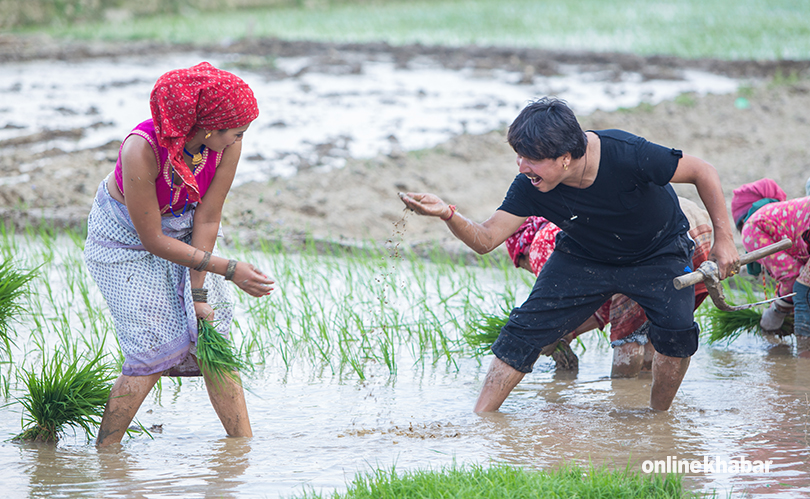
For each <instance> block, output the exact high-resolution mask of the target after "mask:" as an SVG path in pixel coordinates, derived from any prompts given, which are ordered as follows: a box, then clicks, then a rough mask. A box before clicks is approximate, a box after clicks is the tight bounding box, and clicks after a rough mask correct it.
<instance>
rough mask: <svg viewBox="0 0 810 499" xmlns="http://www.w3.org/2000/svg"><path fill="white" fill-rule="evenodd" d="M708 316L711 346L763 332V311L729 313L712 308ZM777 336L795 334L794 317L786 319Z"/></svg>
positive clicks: (790, 316)
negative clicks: (743, 335) (745, 334)
mask: <svg viewBox="0 0 810 499" xmlns="http://www.w3.org/2000/svg"><path fill="white" fill-rule="evenodd" d="M706 314H707V316H708V319H709V324H710V325H711V328H710V330H709V334H708V337H707V341H708V342H709V343H710V344H711V343H717V342H719V341H726V342H727V343H731V342H732V341H734V340H736V339H737V338H739V337H740V335H742V334H743V333H748V334H757V333H761V331H762V330H761V329H760V327H759V321H760V320H761V319H762V311H761V310H756V309H753V308H747V309H745V310H734V311H727V310H720V309H719V308H715V307H712V308H710V309H709V311H708V312H707V313H706ZM776 334H778V335H780V336H788V335H791V334H793V316H792V315H788V316H787V317H785V321H784V322H783V323H782V327H781V328H780V329H779V331H778V332H777V333H776Z"/></svg>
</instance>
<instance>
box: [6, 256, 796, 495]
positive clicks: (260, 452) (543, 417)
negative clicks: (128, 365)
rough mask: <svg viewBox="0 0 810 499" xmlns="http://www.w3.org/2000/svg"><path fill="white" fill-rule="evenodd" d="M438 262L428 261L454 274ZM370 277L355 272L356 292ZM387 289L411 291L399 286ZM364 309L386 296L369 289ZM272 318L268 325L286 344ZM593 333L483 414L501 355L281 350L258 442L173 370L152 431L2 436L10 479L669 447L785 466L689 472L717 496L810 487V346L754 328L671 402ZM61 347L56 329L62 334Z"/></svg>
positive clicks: (540, 461)
mask: <svg viewBox="0 0 810 499" xmlns="http://www.w3.org/2000/svg"><path fill="white" fill-rule="evenodd" d="M55 246H56V248H58V249H60V250H62V249H66V250H67V251H68V255H67V256H61V255H59V254H58V253H57V254H56V256H57V258H55V259H54V261H53V262H52V264H51V268H52V271H51V270H48V269H47V268H46V273H47V279H48V282H50V283H51V288H52V289H53V292H54V294H55V295H57V297H58V296H61V295H60V293H61V292H63V291H66V288H67V287H69V286H70V285H71V284H70V283H71V282H74V285H75V283H76V282H78V281H75V280H74V281H72V279H77V278H78V277H77V276H76V275H75V274H77V273H78V274H81V271H82V269H81V266H80V265H79V266H77V260H76V259H75V253H76V252H77V250H76V249H75V247H74V248H73V249H71V247H72V246H73V245H72V243H70V242H69V241H66V240H65V241H62V242H60V243H58V244H56V245H55ZM15 251H16V254H17V255H18V257H19V258H23V256H24V255H29V258H36V255H37V254H38V253H37V252H36V251H35V252H33V253H32V252H30V249H28V248H27V247H25V245H20V246H19V247H18V248H17V249H16V250H15ZM37 251H40V250H37ZM249 256H250V259H251V260H252V261H254V262H256V263H257V264H258V265H259V266H260V267H261V268H271V266H272V263H271V262H270V260H272V259H273V258H278V257H267V256H265V255H262V254H251V255H249ZM303 263H304V264H305V263H306V262H303ZM320 265H321V266H322V267H324V268H331V267H332V266H334V265H337V266H340V265H341V261H340V260H337V261H335V262H331V261H328V260H327V259H325V258H324V259H321V260H320ZM425 266H426V267H428V268H427V273H428V274H433V273H439V272H440V270H442V269H440V268H439V267H436V266H434V265H433V264H425ZM70 267H75V268H74V269H73V270H69V268H70ZM444 271H445V272H446V269H444ZM386 272H389V270H386ZM390 272H392V273H396V274H397V275H395V276H393V277H394V279H395V280H396V281H397V282H402V283H405V282H409V277H410V275H409V274H408V270H407V266H406V265H405V264H404V263H402V264H397V265H395V266H394V267H392V268H391V269H390ZM514 272H516V273H519V272H521V271H519V270H517V269H515V270H514ZM475 273H476V275H477V276H478V277H477V281H478V282H480V283H481V286H480V292H481V293H482V294H484V295H486V296H485V298H486V299H489V300H491V302H492V303H496V302H498V300H500V297H499V296H498V295H497V293H496V291H495V290H496V289H497V288H498V284H499V283H503V282H504V274H503V271H501V270H486V269H477V270H475ZM71 276H72V277H71ZM85 279H86V277H85ZM362 282H364V280H363V279H360V280H359V281H358V282H357V283H355V288H354V289H355V291H354V292H355V293H358V294H359V292H358V290H357V287H358V286H359V285H360V284H361V283H362ZM437 282H438V281H437ZM282 284H283V283H282ZM344 284H345V283H344ZM286 286H287V287H288V288H292V284H287V285H286ZM431 287H432V285H431ZM38 289H40V291H41V292H44V290H43V288H41V287H40V288H38ZM445 292H448V291H445ZM522 292H528V290H527V289H526V290H523V291H522ZM372 294H373V293H372ZM405 294H407V293H405ZM91 295H92V296H91V301H98V300H100V297H99V296H98V293H97V292H93V293H91ZM441 297H442V296H441V294H439V295H436V296H433V297H431V298H429V299H430V300H433V299H436V300H438V299H440V298H441ZM520 298H521V296H518V300H520ZM388 299H390V300H391V301H396V300H397V299H398V297H397V295H396V294H394V293H393V291H392V293H391V295H390V296H389V297H388ZM43 301H45V299H44V296H43ZM57 302H59V298H57ZM65 306H66V307H68V308H71V307H72V308H73V311H75V310H76V309H77V308H80V307H81V306H82V305H81V304H80V303H78V301H74V303H70V301H68V302H67V303H66V305H65ZM356 306H357V307H358V308H362V307H373V306H376V305H374V304H373V303H372V304H369V303H368V302H363V301H362V300H361V301H359V302H358V303H357V305H356ZM431 306H435V307H436V310H437V311H438V310H440V309H439V307H438V305H437V304H436V305H431ZM494 310H496V308H495V306H493V311H494ZM248 313H249V311H248V310H247V309H246V308H245V307H243V306H240V307H238V308H237V318H238V319H239V321H240V322H242V323H243V324H249V323H250V319H249V318H248V317H246V315H247V314H248ZM439 313H441V312H439ZM54 315H56V319H54V318H52V316H54ZM45 316H46V317H48V318H49V319H47V320H46V322H48V321H50V320H53V321H54V322H57V321H58V314H53V313H52V312H51V311H50V310H49V309H46V311H45ZM74 322H75V321H74ZM271 326H272V325H270V324H267V325H265V326H264V328H263V329H262V331H261V332H260V334H261V335H262V336H265V337H267V340H268V341H276V340H277V339H278V338H277V337H276V336H275V333H273V332H272V331H270V330H269V329H270V327H271ZM28 327H31V325H30V324H29V325H27V326H25V327H21V328H20V329H19V330H18V331H24V330H25V328H28ZM71 327H72V328H74V329H75V333H76V334H84V335H87V334H88V333H87V332H84V333H81V331H82V330H83V328H87V327H88V326H82V325H81V324H78V323H73V322H72V323H71ZM28 337H29V336H28V334H25V333H19V337H18V341H19V343H20V344H19V345H18V347H19V348H20V349H21V350H22V351H23V352H28V354H27V355H25V354H21V353H19V352H18V353H17V354H16V355H15V357H14V361H15V362H17V363H21V362H22V363H25V366H26V367H30V366H31V365H32V364H31V363H32V362H36V360H35V359H36V354H37V349H36V347H35V346H34V345H32V344H26V343H25V338H28ZM584 338H585V339H584V342H585V347H586V350H585V351H584V352H583V351H582V350H581V349H577V350H578V353H579V354H580V369H579V371H578V372H577V373H576V374H571V373H556V372H554V370H553V368H552V364H551V361H550V360H547V359H545V358H544V359H541V361H539V362H538V365H537V366H536V367H535V372H534V373H532V374H530V375H527V376H526V378H525V379H524V381H523V382H522V383H521V384H520V385H519V386H518V387H517V388H516V390H515V391H514V392H513V393H512V395H511V396H510V397H509V398H508V399H507V401H506V403H505V404H504V406H503V408H502V412H500V413H496V414H491V415H486V416H477V415H475V414H472V413H471V408H472V406H473V404H474V402H475V399H476V398H477V395H478V390H479V388H480V385H481V382H482V381H483V377H484V375H485V372H486V368H487V366H488V364H489V358H484V359H483V360H482V361H480V362H479V361H478V360H476V359H474V358H471V357H469V356H465V355H457V356H455V357H454V359H453V360H454V363H453V364H448V363H446V362H445V361H443V360H442V359H439V360H438V361H435V362H434V361H432V360H431V359H428V360H426V361H425V362H420V361H419V359H415V358H414V357H413V356H412V354H411V352H410V350H409V349H408V348H407V347H405V346H402V345H400V346H399V347H398V354H397V358H398V370H397V375H396V376H395V377H391V376H389V373H388V369H387V368H386V366H385V365H383V364H381V363H380V364H377V365H375V364H374V363H373V362H371V363H369V365H368V366H367V370H366V373H365V374H366V379H365V380H362V381H361V380H358V379H357V377H356V376H353V375H352V373H351V372H348V373H345V372H344V373H343V374H342V375H340V374H334V373H333V372H332V371H331V370H330V368H329V367H328V366H327V367H314V364H312V363H307V362H294V363H292V364H291V367H290V369H287V368H286V367H285V365H284V362H282V360H281V359H280V358H279V355H277V354H276V353H274V352H275V351H274V350H272V351H269V352H268V353H267V358H266V362H265V363H264V364H263V365H261V366H258V367H257V370H256V372H254V373H252V374H250V375H249V376H247V377H246V385H247V386H248V387H249V389H250V392H249V393H248V394H247V400H248V409H249V412H250V418H251V423H252V427H253V430H254V434H255V436H254V437H253V438H252V439H228V438H223V431H222V428H221V427H220V425H219V422H218V420H217V418H216V415H215V414H214V411H213V409H212V408H211V406H210V404H209V402H208V397H207V394H206V391H205V389H204V387H203V385H202V384H201V383H200V380H198V379H184V380H183V381H182V384H179V385H178V384H176V383H175V382H173V381H172V380H170V379H164V380H163V383H162V389H161V390H159V391H158V390H156V391H153V393H152V394H150V396H149V397H148V398H147V400H146V401H145V402H144V404H143V406H142V407H141V410H140V412H139V413H138V416H137V417H138V419H139V421H140V422H141V423H142V424H143V425H144V426H145V427H147V428H149V427H152V426H153V425H162V431H161V432H155V434H154V437H155V438H154V440H152V439H149V438H148V437H146V436H139V437H137V438H134V439H131V440H126V441H125V443H124V445H123V446H122V447H121V448H119V449H117V450H113V451H102V452H99V451H97V450H96V449H95V448H94V446H93V445H92V444H89V443H87V442H86V441H85V438H84V435H73V434H69V435H67V436H66V438H65V439H64V440H63V441H61V442H60V444H59V445H58V446H56V447H54V446H47V445H32V444H26V445H21V444H12V443H9V442H2V443H0V467H2V468H3V469H5V470H7V471H6V473H4V474H3V476H2V477H0V486H2V487H3V490H4V491H8V492H9V494H10V495H9V497H15V494H17V497H60V496H70V497H184V498H195V497H210V496H214V497H245V496H249V497H253V496H259V497H289V495H290V494H293V493H297V492H301V491H302V490H304V488H314V489H315V490H324V491H330V490H334V489H338V490H340V489H343V488H344V487H345V484H346V482H347V481H351V478H352V477H353V476H354V475H355V473H357V472H363V471H368V470H371V469H373V468H375V467H390V466H392V465H396V467H397V469H399V470H408V469H416V468H423V469H424V468H427V467H432V468H438V467H440V466H447V465H450V464H452V463H453V462H456V463H481V464H487V463H489V462H493V461H496V462H508V463H512V464H516V465H521V466H528V467H533V468H540V469H542V468H547V467H549V466H554V465H557V464H560V463H562V462H564V461H571V460H574V461H577V462H579V463H581V464H584V465H587V463H588V462H589V461H592V462H593V463H595V464H597V465H599V464H602V463H613V466H616V467H621V468H623V467H625V466H627V465H628V463H629V466H630V469H631V471H639V470H641V469H642V463H643V462H644V461H646V460H663V461H665V460H666V459H667V456H675V457H677V459H678V460H683V459H686V460H690V461H691V460H697V461H700V462H701V463H703V462H704V460H707V459H708V460H709V461H711V462H712V463H715V462H716V461H718V460H721V461H726V462H728V461H730V460H731V459H739V456H743V457H745V458H746V460H748V461H755V460H763V461H764V460H771V461H773V463H772V464H771V465H770V470H769V473H754V474H745V473H728V472H726V473H722V472H712V473H702V472H698V473H689V474H687V478H686V482H687V484H688V486H689V487H690V488H695V489H699V490H710V489H716V490H718V491H719V492H720V497H723V496H724V495H725V493H726V492H728V491H730V490H732V489H733V490H734V491H735V492H739V491H748V492H749V493H751V494H752V495H760V494H768V496H769V497H779V498H798V497H806V496H807V495H808V494H810V467H809V466H808V464H810V400H809V399H808V391H809V390H808V389H807V379H809V377H810V361H808V360H807V359H799V358H797V357H796V356H795V352H794V349H793V346H792V345H790V344H786V345H776V346H773V345H769V344H767V343H766V342H764V341H763V340H760V339H758V338H756V337H752V336H743V337H741V338H740V339H739V340H737V341H736V342H735V343H733V344H732V345H731V346H728V347H726V346H716V347H709V346H705V345H704V346H702V347H701V348H700V349H699V351H698V353H697V354H696V355H695V356H694V357H693V359H692V364H691V367H690V369H689V371H688V373H687V376H686V379H685V380H684V383H683V385H682V387H681V390H680V392H679V394H678V396H677V398H676V400H675V403H674V406H673V408H672V410H670V411H669V412H666V413H652V412H650V411H649V410H648V409H647V405H648V398H649V385H650V378H649V375H642V376H641V377H639V378H637V379H622V380H610V379H608V378H607V377H606V376H607V375H608V374H609V372H610V356H611V351H610V349H609V347H607V346H606V344H605V342H604V340H600V339H599V337H598V336H597V335H596V334H594V333H592V334H589V335H586V336H585V337H584ZM56 344H58V340H57V339H56V338H55V337H50V336H49V346H51V347H55V345H56ZM108 344H114V342H113V341H112V340H110V341H108ZM32 354H33V355H32ZM3 369H4V371H3V372H4V374H6V375H9V374H10V372H9V371H5V369H6V367H3ZM14 393H15V394H16V395H17V396H19V395H20V393H19V392H14ZM20 411H21V408H20V406H19V405H17V404H12V405H8V406H5V407H2V408H0V434H4V435H8V436H11V435H13V434H16V433H17V432H19V430H20Z"/></svg>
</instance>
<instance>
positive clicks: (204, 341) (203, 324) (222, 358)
mask: <svg viewBox="0 0 810 499" xmlns="http://www.w3.org/2000/svg"><path fill="white" fill-rule="evenodd" d="M197 328H198V334H197V362H198V363H199V364H200V369H201V370H202V371H203V372H205V373H208V374H209V375H211V376H213V378H214V380H215V382H216V383H217V384H220V383H221V382H223V381H225V379H226V377H227V378H228V379H230V380H232V381H234V382H236V383H239V384H241V380H240V378H239V376H237V372H238V371H242V370H244V369H245V368H247V364H246V363H245V362H244V361H243V360H242V359H240V358H239V357H237V355H236V354H235V353H234V349H233V345H232V344H231V342H230V341H229V340H228V339H227V338H225V337H224V336H222V335H221V334H219V332H218V331H217V330H216V328H215V327H214V324H213V323H211V321H207V320H205V319H198V320H197Z"/></svg>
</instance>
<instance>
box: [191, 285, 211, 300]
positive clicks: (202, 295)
mask: <svg viewBox="0 0 810 499" xmlns="http://www.w3.org/2000/svg"><path fill="white" fill-rule="evenodd" d="M191 299H192V300H194V301H195V302H196V303H208V290H207V289H205V288H191Z"/></svg>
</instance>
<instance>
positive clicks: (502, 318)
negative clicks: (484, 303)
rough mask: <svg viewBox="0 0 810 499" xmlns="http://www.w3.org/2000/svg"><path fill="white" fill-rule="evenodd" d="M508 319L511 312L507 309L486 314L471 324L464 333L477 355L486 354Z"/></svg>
mask: <svg viewBox="0 0 810 499" xmlns="http://www.w3.org/2000/svg"><path fill="white" fill-rule="evenodd" d="M508 321H509V313H508V312H506V311H503V312H502V313H500V314H484V315H483V316H482V317H481V318H480V319H479V320H477V321H474V322H473V323H471V324H470V326H469V328H468V329H467V331H465V332H464V333H463V335H464V339H465V340H466V341H467V344H468V345H470V346H471V347H472V349H473V351H474V352H475V354H476V355H484V354H486V353H487V352H488V351H489V348H490V347H491V346H492V344H493V343H495V340H497V339H498V335H500V334H501V329H502V328H503V327H504V326H505V325H506V323H507V322H508Z"/></svg>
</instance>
